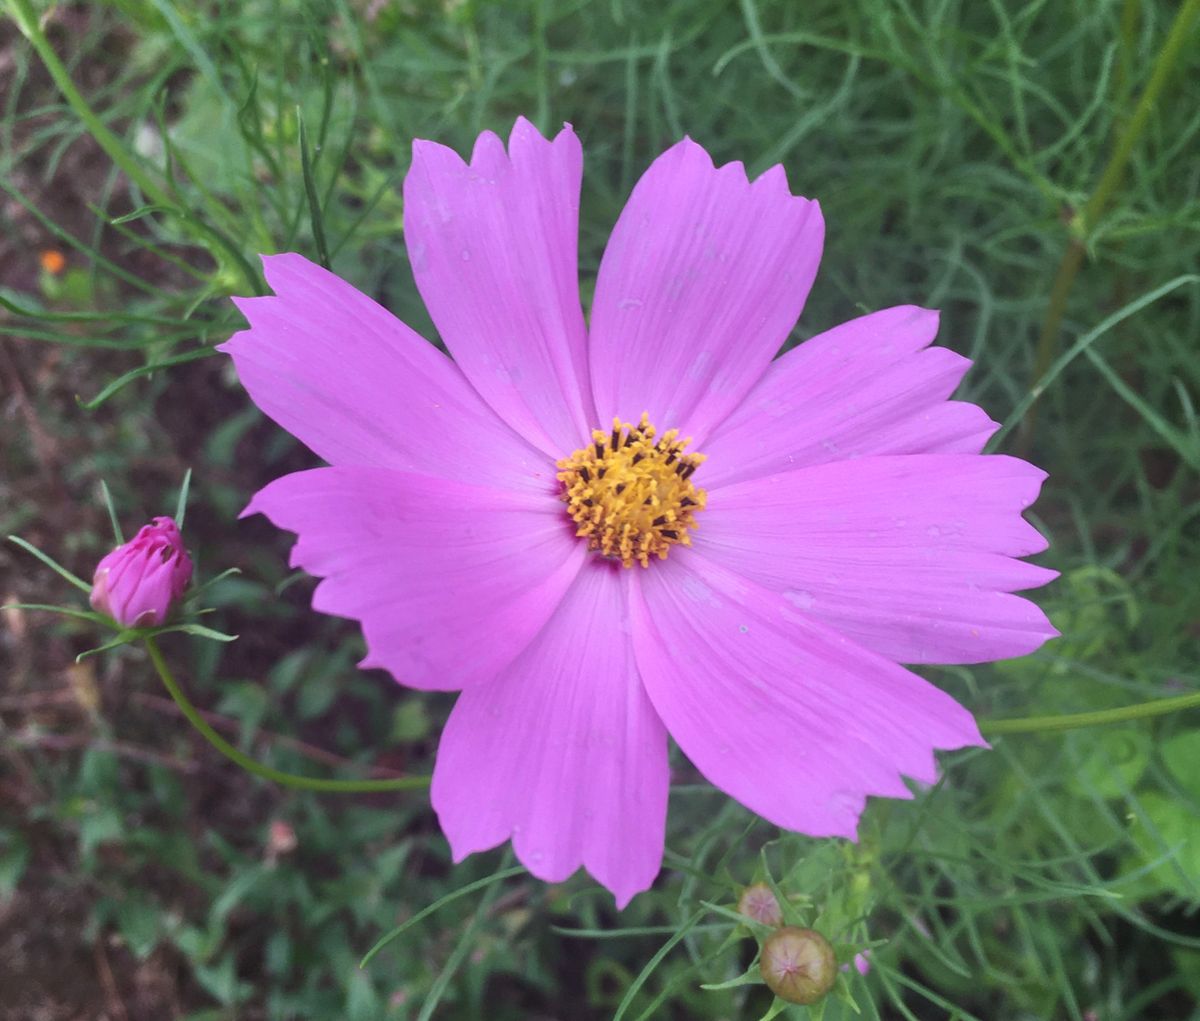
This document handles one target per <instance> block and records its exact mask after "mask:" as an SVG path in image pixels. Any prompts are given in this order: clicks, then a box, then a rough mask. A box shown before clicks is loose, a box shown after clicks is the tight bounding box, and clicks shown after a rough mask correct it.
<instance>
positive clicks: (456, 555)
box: [243, 468, 585, 690]
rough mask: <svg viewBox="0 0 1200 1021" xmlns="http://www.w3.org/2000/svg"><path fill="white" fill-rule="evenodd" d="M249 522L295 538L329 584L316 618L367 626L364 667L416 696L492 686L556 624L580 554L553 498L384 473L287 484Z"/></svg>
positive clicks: (319, 594)
mask: <svg viewBox="0 0 1200 1021" xmlns="http://www.w3.org/2000/svg"><path fill="white" fill-rule="evenodd" d="M243 513H244V514H254V513H262V514H265V515H267V517H269V518H270V519H271V521H272V522H273V523H274V524H275V525H277V526H278V527H280V528H284V529H286V530H288V531H289V532H297V533H299V538H298V539H297V542H296V545H295V547H294V548H293V550H292V566H294V567H302V568H304V570H306V571H308V572H309V573H310V574H314V575H317V576H318V577H321V578H324V579H325V580H324V581H322V582H321V583H320V584H319V585H318V586H317V589H316V591H315V593H314V594H313V609H315V610H319V611H321V612H322V613H331V614H335V615H337V616H339V617H350V618H352V619H354V620H358V621H361V622H362V627H363V634H364V635H365V637H366V641H367V656H366V658H365V659H364V660H363V661H362V664H361V665H362V666H364V667H367V666H372V667H382V668H384V669H386V670H389V671H391V673H392V675H393V676H394V677H395V678H396V679H397V680H398V681H400V682H401V683H402V684H407V685H409V686H411V687H414V688H430V689H437V690H451V689H455V688H462V687H466V686H468V685H471V684H477V683H481V682H485V681H490V680H492V679H494V678H495V677H496V675H497V674H499V672H500V671H501V670H502V669H504V667H506V666H507V665H508V664H509V663H511V662H512V661H513V660H514V659H515V658H516V656H517V655H518V653H520V652H521V650H522V649H524V648H525V646H526V645H528V644H529V642H530V640H531V639H532V638H533V636H534V635H536V634H537V633H538V631H539V630H541V627H542V625H543V624H545V623H546V621H547V620H548V619H549V618H550V615H551V614H552V613H553V612H554V608H555V607H556V606H557V605H558V603H559V601H560V600H561V599H562V596H563V593H564V592H566V590H567V588H568V587H569V586H570V583H571V579H572V578H574V577H575V575H576V574H577V573H578V572H579V568H580V565H581V564H582V562H583V560H584V556H585V550H584V546H583V544H582V543H580V542H579V541H578V540H576V539H575V538H574V536H573V535H572V534H571V529H570V527H569V525H570V523H569V522H565V521H564V515H563V512H562V504H561V503H559V502H558V501H557V500H556V499H555V498H554V497H553V496H551V495H546V494H542V495H539V496H533V495H528V494H524V493H520V494H518V493H512V492H505V491H503V490H498V489H487V488H483V487H480V486H467V485H464V484H463V483H461V482H453V481H450V480H447V479H435V478H430V477H428V476H421V475H409V474H404V473H401V472H393V471H388V470H387V469H382V468H317V469H314V470H312V471H304V472H296V473H295V474H294V475H286V476H284V477H283V478H281V479H276V480H275V481H274V482H272V483H271V484H270V485H268V486H267V487H266V488H265V489H262V490H261V491H259V492H258V493H257V494H256V495H255V497H254V499H253V500H252V501H251V503H250V506H249V507H247V508H246V510H245V511H244V512H243Z"/></svg>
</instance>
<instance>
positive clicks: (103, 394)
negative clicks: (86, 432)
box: [79, 347, 216, 411]
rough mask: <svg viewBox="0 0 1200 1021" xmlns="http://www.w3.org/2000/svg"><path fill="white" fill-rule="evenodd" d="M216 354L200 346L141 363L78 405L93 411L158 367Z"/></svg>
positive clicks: (181, 363) (168, 366)
mask: <svg viewBox="0 0 1200 1021" xmlns="http://www.w3.org/2000/svg"><path fill="white" fill-rule="evenodd" d="M214 354H216V351H214V350H213V349H212V348H211V347H202V348H199V349H198V350H195V351H188V352H185V353H184V354H181V355H174V356H173V357H171V358H164V359H163V360H162V361H161V362H154V363H152V364H151V365H142V366H140V367H139V368H136V369H131V370H130V371H129V372H126V373H124V374H123V375H120V376H118V377H117V378H116V379H114V380H113V381H112V382H111V383H109V384H108V386H106V387H105V388H104V389H103V390H101V391H100V392H99V393H98V394H96V396H95V397H93V398H91V400H87V401H80V402H79V406H80V407H82V408H84V409H85V410H86V411H95V410H96V408H98V407H100V405H101V404H103V403H104V402H105V401H106V400H108V399H109V398H110V397H111V396H112V395H113V394H115V393H116V392H117V391H118V390H121V389H123V388H124V387H125V386H126V385H127V384H129V383H132V382H133V381H134V380H135V379H139V378H141V377H142V376H148V375H150V373H152V372H157V371H158V370H159V369H168V368H170V367H171V366H172V365H184V364H186V363H187V362H198V361H199V360H200V359H201V358H210V357H212V355H214Z"/></svg>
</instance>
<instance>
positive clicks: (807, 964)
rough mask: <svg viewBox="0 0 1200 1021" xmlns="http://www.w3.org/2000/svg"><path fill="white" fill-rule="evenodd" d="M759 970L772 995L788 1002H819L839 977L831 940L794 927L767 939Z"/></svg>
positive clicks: (786, 928)
mask: <svg viewBox="0 0 1200 1021" xmlns="http://www.w3.org/2000/svg"><path fill="white" fill-rule="evenodd" d="M758 968H759V971H760V972H762V977H763V981H764V982H766V983H767V987H768V988H769V989H770V990H771V992H773V993H774V994H775V995H776V996H778V997H779V998H780V999H781V1000H787V1001H788V1003H805V1004H809V1003H816V1002H817V1001H818V1000H820V999H822V998H824V996H825V994H826V993H828V992H829V990H830V989H832V988H833V984H834V982H836V981H837V974H838V967H837V958H836V957H835V956H834V953H833V946H832V945H831V944H830V942H829V940H827V939H826V938H825V937H824V936H822V935H821V934H820V933H819V932H816V931H814V930H813V929H797V928H796V927H795V926H791V925H786V926H784V927H783V928H782V929H776V930H775V931H774V932H773V933H771V935H770V936H768V937H767V939H766V941H765V942H764V943H763V946H762V955H761V956H760V958H759V962H758Z"/></svg>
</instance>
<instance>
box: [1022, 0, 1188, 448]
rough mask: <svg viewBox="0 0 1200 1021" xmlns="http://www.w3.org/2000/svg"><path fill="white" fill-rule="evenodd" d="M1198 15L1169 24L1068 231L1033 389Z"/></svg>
mask: <svg viewBox="0 0 1200 1021" xmlns="http://www.w3.org/2000/svg"><path fill="white" fill-rule="evenodd" d="M1198 14H1200V0H1184V3H1183V5H1182V6H1181V7H1180V8H1179V12H1178V13H1177V14H1176V15H1175V20H1174V21H1173V22H1172V23H1171V28H1170V30H1169V31H1168V32H1167V38H1166V40H1165V41H1164V42H1163V46H1162V49H1161V50H1160V51H1159V53H1158V57H1157V58H1156V59H1155V61H1154V70H1153V71H1152V72H1151V73H1150V81H1149V82H1148V83H1147V84H1146V90H1145V91H1144V92H1143V93H1142V95H1141V98H1140V99H1139V100H1138V103H1137V106H1136V107H1135V108H1134V111H1133V115H1132V116H1131V117H1130V118H1129V121H1128V122H1127V123H1126V124H1125V125H1124V127H1123V128H1122V130H1121V133H1120V135H1119V136H1118V137H1117V144H1116V146H1115V147H1114V148H1113V153H1112V155H1111V156H1110V157H1109V159H1108V164H1107V165H1106V166H1105V168H1104V171H1103V172H1102V173H1101V175H1100V180H1099V182H1098V183H1097V184H1096V187H1095V189H1094V190H1093V192H1092V194H1091V197H1090V198H1089V199H1088V200H1087V202H1086V203H1085V204H1084V207H1083V209H1082V210H1080V212H1079V213H1078V215H1077V216H1076V218H1075V222H1074V223H1073V224H1072V229H1073V230H1075V231H1077V232H1078V233H1077V236H1076V237H1073V238H1072V239H1071V240H1070V241H1069V242H1068V244H1067V250H1066V252H1064V253H1063V257H1062V262H1061V263H1059V267H1058V271H1057V273H1055V275H1054V286H1053V288H1052V290H1051V292H1050V301H1049V304H1048V306H1047V308H1046V318H1045V319H1044V320H1043V322H1042V329H1041V333H1040V334H1039V336H1038V344H1037V353H1036V356H1035V359H1034V367H1033V385H1034V387H1036V386H1037V385H1038V383H1040V382H1041V380H1042V377H1043V376H1044V375H1045V374H1046V371H1047V370H1048V369H1049V368H1050V364H1051V363H1052V362H1053V361H1054V352H1055V350H1056V349H1057V347H1058V334H1059V329H1060V328H1061V326H1062V320H1063V315H1064V313H1065V312H1066V308H1067V297H1068V296H1069V295H1070V293H1071V287H1072V285H1073V284H1074V283H1075V277H1076V276H1077V275H1078V273H1079V270H1080V268H1081V267H1082V265H1083V256H1084V252H1085V245H1084V240H1083V239H1085V238H1086V237H1087V236H1088V234H1089V233H1090V232H1091V231H1092V230H1093V229H1094V228H1095V226H1096V222H1097V221H1098V220H1099V219H1100V214H1101V213H1103V212H1104V207H1105V206H1106V205H1107V204H1108V201H1109V199H1110V198H1112V195H1113V193H1114V192H1115V191H1116V190H1117V187H1118V186H1119V185H1120V183H1121V178H1122V175H1123V174H1124V173H1125V167H1126V165H1127V164H1128V163H1129V159H1130V157H1131V156H1132V155H1133V147H1134V146H1135V145H1136V144H1137V141H1138V139H1139V138H1140V137H1141V135H1142V132H1143V131H1144V130H1145V128H1146V123H1147V122H1148V121H1149V120H1150V115H1151V114H1152V113H1153V112H1154V107H1155V105H1156V104H1157V102H1158V98H1159V95H1160V94H1161V93H1162V90H1163V88H1164V87H1165V86H1166V84H1167V80H1168V79H1169V78H1170V75H1171V72H1172V71H1173V70H1174V68H1175V62H1176V61H1177V60H1178V58H1179V54H1180V53H1181V52H1182V50H1183V46H1184V43H1185V42H1186V41H1187V36H1188V32H1189V31H1190V30H1191V28H1192V22H1194V21H1195V20H1196V16H1197V15H1198ZM1036 415H1037V405H1036V404H1033V405H1030V408H1029V413H1028V415H1027V416H1026V418H1025V421H1024V422H1023V423H1022V427H1021V434H1022V443H1021V447H1022V449H1027V448H1028V446H1029V442H1030V440H1031V439H1032V436H1033V427H1034V422H1035V420H1036Z"/></svg>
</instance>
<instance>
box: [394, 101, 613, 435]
mask: <svg viewBox="0 0 1200 1021" xmlns="http://www.w3.org/2000/svg"><path fill="white" fill-rule="evenodd" d="M508 149H509V151H508V154H505V152H504V144H503V143H502V142H501V141H500V139H499V138H497V137H496V136H495V135H494V134H492V133H491V132H490V131H485V132H484V133H483V134H482V135H480V136H479V139H478V140H477V141H476V143H475V152H474V153H473V154H472V157H471V163H470V165H469V166H468V165H467V164H465V163H464V162H463V161H462V160H461V159H460V158H459V156H458V154H457V153H455V152H454V151H453V150H452V149H448V148H446V147H445V146H444V145H438V144H437V143H436V142H425V141H417V142H414V143H413V162H412V169H411V170H410V171H409V173H408V176H407V177H406V178H405V181H404V232H405V237H406V239H407V243H408V256H409V260H410V261H411V263H412V268H413V273H414V275H415V276H416V280H417V287H418V288H419V289H420V291H421V296H422V297H423V298H424V299H425V304H426V306H427V307H428V309H429V314H430V315H431V316H432V317H433V321H434V323H435V324H436V325H437V328H438V332H439V333H440V334H441V335H442V340H443V341H445V344H446V347H448V348H449V349H450V351H451V353H452V354H453V355H454V359H455V361H456V362H457V363H458V365H459V366H460V367H461V368H462V371H463V372H464V373H465V374H466V376H467V378H468V379H469V380H470V381H471V382H472V384H474V386H475V389H476V390H478V391H479V393H481V394H482V395H483V397H484V399H485V400H486V401H488V403H490V404H491V405H492V407H493V408H495V409H496V411H497V412H498V413H499V414H500V416H501V417H502V418H503V419H504V420H505V421H507V422H508V424H509V425H511V426H512V427H513V428H514V429H516V430H517V432H519V433H521V435H523V436H525V437H527V438H528V439H529V441H530V442H531V443H533V444H534V445H536V446H538V447H540V448H541V449H542V450H543V451H544V452H546V453H547V454H549V455H550V456H551V457H554V458H559V457H563V456H564V455H566V454H569V453H570V452H571V451H572V450H574V449H576V448H577V447H579V446H581V445H582V444H583V443H585V442H586V441H587V437H588V435H589V434H590V431H591V429H592V427H593V426H594V425H595V415H594V414H593V412H592V408H591V399H590V395H588V384H587V358H586V343H585V335H586V334H585V327H584V322H583V311H582V310H581V308H580V305H579V279H578V270H577V254H576V247H577V242H578V235H579V184H580V179H581V177H582V174H583V152H582V150H581V148H580V145H579V139H578V138H576V137H575V134H574V132H572V131H571V129H570V127H569V126H567V127H564V128H563V130H562V131H560V132H559V134H558V135H557V137H556V138H555V139H554V141H552V142H548V141H546V139H544V138H543V137H542V136H541V135H540V134H539V133H538V130H537V128H535V127H534V126H533V125H532V124H530V123H529V121H527V120H525V119H524V118H521V119H519V120H518V121H517V123H516V125H515V126H514V127H513V130H512V134H511V135H510V136H509V143H508Z"/></svg>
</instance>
